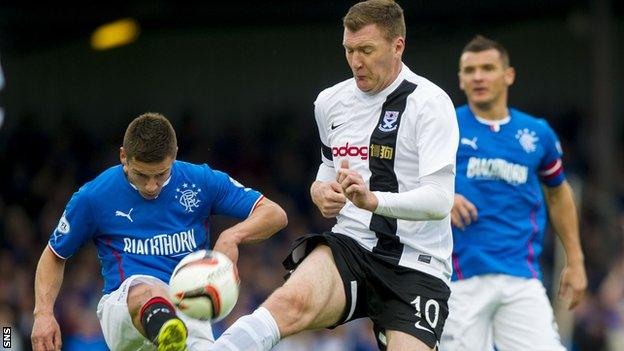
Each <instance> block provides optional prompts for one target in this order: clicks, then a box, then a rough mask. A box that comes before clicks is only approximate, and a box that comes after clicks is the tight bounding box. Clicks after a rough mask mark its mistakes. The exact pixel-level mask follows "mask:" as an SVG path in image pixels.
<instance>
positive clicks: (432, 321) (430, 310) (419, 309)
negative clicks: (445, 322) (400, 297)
mask: <svg viewBox="0 0 624 351" xmlns="http://www.w3.org/2000/svg"><path fill="white" fill-rule="evenodd" d="M420 300H421V297H420V296H416V298H415V299H414V301H412V302H410V304H412V305H414V308H416V317H418V318H421V319H422V318H423V314H424V315H425V316H424V317H425V320H426V321H427V323H428V324H429V325H430V326H431V328H432V329H435V327H436V326H437V325H438V317H439V315H440V304H439V303H438V301H436V300H434V299H429V300H427V302H425V304H424V306H423V305H422V304H421V301H420ZM422 300H423V301H424V300H425V299H422ZM423 312H424V313H423ZM431 316H433V318H432V317H431ZM415 326H416V328H418V329H424V330H427V331H429V332H431V333H433V331H432V330H429V329H428V328H426V327H424V326H422V325H420V321H417V322H416V324H415Z"/></svg>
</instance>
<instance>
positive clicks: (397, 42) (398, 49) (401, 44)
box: [394, 37, 405, 58]
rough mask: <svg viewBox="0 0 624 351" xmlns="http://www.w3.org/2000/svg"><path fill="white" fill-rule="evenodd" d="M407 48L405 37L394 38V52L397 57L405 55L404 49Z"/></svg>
mask: <svg viewBox="0 0 624 351" xmlns="http://www.w3.org/2000/svg"><path fill="white" fill-rule="evenodd" d="M404 50H405V38H403V37H397V38H396V39H394V54H395V56H397V57H399V58H400V57H401V56H402V55H403V51H404Z"/></svg>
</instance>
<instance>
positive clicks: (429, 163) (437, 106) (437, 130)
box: [416, 93, 459, 177]
mask: <svg viewBox="0 0 624 351" xmlns="http://www.w3.org/2000/svg"><path fill="white" fill-rule="evenodd" d="M417 124H418V125H417V127H418V128H417V129H416V130H417V143H418V154H419V155H420V157H419V159H418V160H419V167H418V169H419V174H418V175H419V177H423V176H426V175H428V174H432V173H435V172H436V171H438V170H440V169H442V168H444V167H446V166H449V165H451V166H452V172H453V174H454V173H455V155H456V153H457V146H458V144H459V129H458V127H457V117H456V115H455V109H454V108H453V103H452V102H451V99H450V98H449V97H448V96H447V95H446V94H444V93H442V94H438V95H435V96H433V97H431V98H429V100H428V101H427V102H425V104H424V106H423V107H422V109H421V110H420V111H419V116H418V122H417Z"/></svg>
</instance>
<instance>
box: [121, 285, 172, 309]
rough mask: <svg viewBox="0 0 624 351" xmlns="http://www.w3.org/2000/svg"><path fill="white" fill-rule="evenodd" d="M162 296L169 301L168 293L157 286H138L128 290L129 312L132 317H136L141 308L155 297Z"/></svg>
mask: <svg viewBox="0 0 624 351" xmlns="http://www.w3.org/2000/svg"><path fill="white" fill-rule="evenodd" d="M157 296H161V297H164V298H166V299H168V296H167V291H165V289H164V288H162V287H160V286H157V285H150V284H142V283H141V284H136V285H133V286H131V287H130V289H129V290H128V301H127V302H128V311H129V312H130V315H131V316H135V315H136V314H138V313H139V311H140V310H141V307H143V305H144V304H145V303H146V302H147V301H149V300H150V299H151V298H153V297H157Z"/></svg>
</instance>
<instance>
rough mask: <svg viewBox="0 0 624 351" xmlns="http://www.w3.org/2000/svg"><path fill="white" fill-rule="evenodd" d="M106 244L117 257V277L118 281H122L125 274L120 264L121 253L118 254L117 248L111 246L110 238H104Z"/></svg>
mask: <svg viewBox="0 0 624 351" xmlns="http://www.w3.org/2000/svg"><path fill="white" fill-rule="evenodd" d="M106 245H108V247H110V249H111V251H112V253H113V256H115V258H116V259H117V270H119V279H120V281H122V282H123V281H124V280H125V279H126V278H125V274H124V271H123V267H122V266H121V255H120V254H119V252H117V250H115V249H113V246H112V245H111V239H110V238H108V239H106Z"/></svg>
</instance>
